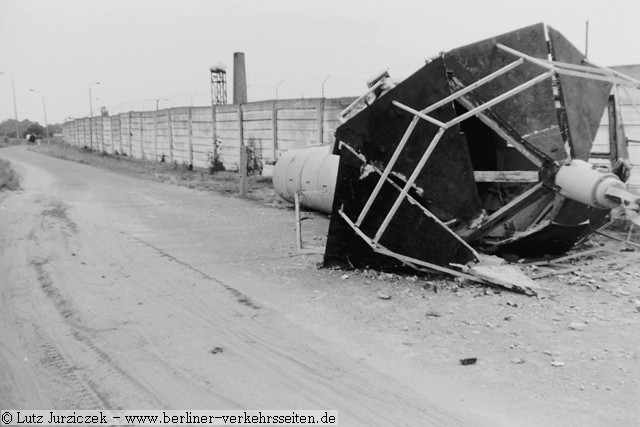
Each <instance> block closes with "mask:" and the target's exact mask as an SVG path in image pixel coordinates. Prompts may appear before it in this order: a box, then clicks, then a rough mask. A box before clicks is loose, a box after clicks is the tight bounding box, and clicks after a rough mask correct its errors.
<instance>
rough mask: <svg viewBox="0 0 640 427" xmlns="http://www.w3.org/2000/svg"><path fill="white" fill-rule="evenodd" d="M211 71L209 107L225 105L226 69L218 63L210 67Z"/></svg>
mask: <svg viewBox="0 0 640 427" xmlns="http://www.w3.org/2000/svg"><path fill="white" fill-rule="evenodd" d="M209 70H210V71H211V105H226V104H227V67H226V66H225V65H224V64H223V63H221V62H219V63H217V64H215V65H212V66H211V68H210V69H209Z"/></svg>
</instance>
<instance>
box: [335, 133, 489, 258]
mask: <svg viewBox="0 0 640 427" xmlns="http://www.w3.org/2000/svg"><path fill="white" fill-rule="evenodd" d="M342 146H344V147H346V148H347V149H348V150H349V151H351V152H352V153H353V154H354V155H355V156H357V157H358V158H359V159H360V160H362V161H363V162H365V161H366V159H365V158H364V156H361V155H359V154H358V153H357V152H356V151H355V150H354V149H353V148H351V147H350V146H349V145H347V144H343V145H342ZM371 167H372V168H373V170H374V171H375V172H376V173H377V174H378V175H380V176H382V171H381V170H380V169H378V168H377V167H375V166H373V165H371ZM386 182H387V183H389V184H390V185H391V186H393V187H394V188H395V189H396V190H398V191H402V187H400V186H399V185H398V184H396V183H395V182H393V180H392V179H390V178H389V177H388V176H387V177H386ZM407 200H409V201H410V202H411V203H413V204H414V205H415V206H417V207H419V208H420V209H421V210H422V212H424V214H425V215H426V216H428V217H429V218H431V219H433V221H435V222H436V223H437V224H438V225H440V226H441V227H442V228H444V229H445V231H447V233H449V234H451V236H453V238H455V239H456V240H458V241H459V242H460V243H461V244H463V245H464V246H465V247H466V248H467V249H469V251H470V252H471V253H473V256H475V257H476V258H477V259H480V255H479V254H478V252H477V251H476V250H475V249H473V248H472V247H471V246H469V244H468V243H467V242H465V241H464V239H463V238H462V237H460V236H458V234H456V232H455V231H453V230H452V229H451V228H450V227H449V225H450V224H454V223H455V222H456V220H455V219H453V220H451V221H449V222H446V223H445V222H442V221H441V220H440V219H439V218H438V217H437V216H435V215H434V214H433V213H431V211H430V210H429V209H427V208H426V207H424V206H422V204H421V203H420V202H419V201H417V200H416V199H415V198H413V197H412V196H411V195H410V194H407ZM349 221H350V220H349ZM354 226H355V227H359V225H358V224H355V225H354ZM358 230H359V228H358ZM363 235H364V234H363Z"/></svg>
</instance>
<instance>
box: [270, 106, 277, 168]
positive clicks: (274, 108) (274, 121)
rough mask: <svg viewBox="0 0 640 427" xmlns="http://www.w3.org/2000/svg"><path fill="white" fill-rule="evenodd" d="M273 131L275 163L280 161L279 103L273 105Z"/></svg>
mask: <svg viewBox="0 0 640 427" xmlns="http://www.w3.org/2000/svg"><path fill="white" fill-rule="evenodd" d="M271 130H272V132H273V134H272V136H273V161H274V162H276V161H278V101H277V100H274V101H273V104H271Z"/></svg>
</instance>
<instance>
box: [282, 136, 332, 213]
mask: <svg viewBox="0 0 640 427" xmlns="http://www.w3.org/2000/svg"><path fill="white" fill-rule="evenodd" d="M338 162H339V157H338V156H335V155H333V154H331V146H328V145H322V146H318V147H309V148H304V149H300V150H290V151H287V152H286V153H284V154H283V155H282V156H281V157H280V158H279V159H278V162H277V163H276V164H275V166H274V168H273V188H274V189H275V190H276V194H277V195H278V196H280V197H282V198H283V199H284V200H286V201H288V202H292V203H293V201H294V197H295V193H296V192H298V193H300V204H301V205H302V206H305V207H307V208H310V209H315V210H318V211H321V212H326V213H331V208H332V205H333V194H334V192H335V188H336V178H337V176H338Z"/></svg>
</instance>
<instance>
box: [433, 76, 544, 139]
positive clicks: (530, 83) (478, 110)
mask: <svg viewBox="0 0 640 427" xmlns="http://www.w3.org/2000/svg"><path fill="white" fill-rule="evenodd" d="M552 75H553V71H547V72H546V73H543V74H540V75H539V76H538V77H536V78H533V79H531V80H529V81H528V82H526V83H523V84H521V85H520V86H517V87H514V88H513V89H511V90H509V91H507V92H505V93H503V94H502V95H500V96H496V97H495V98H493V99H492V100H490V101H487V102H485V103H484V104H482V105H480V106H478V107H476V108H474V109H473V110H471V111H467V112H466V113H464V114H463V115H461V116H458V117H456V118H455V119H453V120H451V121H449V122H447V124H446V125H447V127H451V126H453V125H456V124H458V123H460V122H462V121H464V120H466V119H468V118H469V117H471V116H475V115H477V114H478V113H481V112H482V111H484V110H486V109H488V108H491V107H492V106H494V105H496V104H498V103H500V102H502V101H504V100H505V99H507V98H510V97H512V96H514V95H517V94H518V93H520V92H522V91H524V90H526V89H528V88H530V87H531V86H533V85H536V84H538V83H540V82H541V81H543V80H545V79H547V78H549V77H551V76H552Z"/></svg>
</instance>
